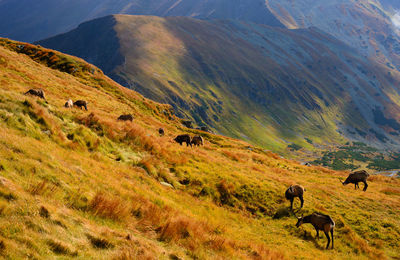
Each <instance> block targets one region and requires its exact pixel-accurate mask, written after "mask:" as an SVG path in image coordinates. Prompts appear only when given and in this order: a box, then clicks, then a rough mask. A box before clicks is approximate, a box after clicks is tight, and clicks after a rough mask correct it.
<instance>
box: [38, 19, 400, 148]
mask: <svg viewBox="0 0 400 260" xmlns="http://www.w3.org/2000/svg"><path fill="white" fill-rule="evenodd" d="M104 35H110V37H104ZM39 44H41V45H43V46H47V47H50V48H54V49H58V50H60V51H63V52H66V53H70V54H73V55H76V56H79V57H82V58H84V59H85V60H88V61H90V62H92V63H94V64H96V65H97V66H99V67H100V68H103V69H104V70H105V72H106V74H107V75H109V76H111V77H112V78H113V79H115V80H117V81H118V82H120V83H121V84H122V85H124V86H125V87H128V88H132V89H134V90H136V91H138V92H140V93H142V94H144V95H145V96H146V97H149V98H152V99H154V100H157V101H159V102H163V103H169V104H171V105H172V106H173V107H174V109H175V111H176V112H177V114H178V115H180V116H181V117H188V118H192V119H193V120H194V121H195V122H196V123H197V124H198V125H209V126H210V127H212V128H213V129H214V130H216V131H217V132H219V133H222V134H224V135H227V136H231V137H235V138H241V139H244V140H247V141H249V142H252V143H254V144H258V145H262V146H263V147H266V148H269V149H272V150H274V151H280V152H282V151H284V150H285V149H286V147H287V146H288V145H290V144H291V143H292V142H295V143H296V144H298V145H300V146H303V147H307V148H309V149H313V148H314V147H317V148H320V147H321V145H329V144H332V143H336V144H337V143H344V142H345V141H346V140H348V139H350V140H358V141H362V142H366V143H368V144H370V145H373V146H378V147H380V148H382V147H385V148H391V149H396V148H397V147H398V143H399V136H398V135H397V134H398V132H399V130H400V125H399V124H398V119H399V118H398V115H399V113H398V112H399V94H398V89H397V85H398V82H399V75H398V72H396V71H394V70H388V69H387V68H385V67H382V66H380V65H378V64H377V63H374V62H373V61H371V60H368V59H367V58H365V57H363V56H362V55H359V54H358V53H357V51H355V50H353V49H351V48H349V47H348V46H346V45H345V44H343V43H342V42H340V41H338V40H336V39H334V38H333V37H331V36H329V35H327V34H324V33H323V32H321V31H319V30H318V29H315V28H311V29H304V30H287V29H278V28H272V27H267V26H262V25H255V24H251V23H244V22H235V21H201V20H196V19H191V18H185V17H179V18H172V17H170V18H159V17H147V16H129V15H116V16H108V17H104V18H100V19H97V20H93V21H90V22H87V23H84V24H82V25H80V26H79V27H78V28H77V29H75V30H73V31H71V32H69V33H66V34H62V35H59V36H56V37H53V38H50V39H47V40H43V41H40V42H39ZM99 46H103V47H99ZM396 120H397V121H396ZM307 138H308V139H309V141H307ZM310 140H311V141H310Z"/></svg>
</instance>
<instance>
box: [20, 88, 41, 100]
mask: <svg viewBox="0 0 400 260" xmlns="http://www.w3.org/2000/svg"><path fill="white" fill-rule="evenodd" d="M24 95H32V96H37V97H40V98H43V99H44V100H46V98H45V97H44V91H43V89H41V88H39V89H30V90H28V91H27V92H25V94H24Z"/></svg>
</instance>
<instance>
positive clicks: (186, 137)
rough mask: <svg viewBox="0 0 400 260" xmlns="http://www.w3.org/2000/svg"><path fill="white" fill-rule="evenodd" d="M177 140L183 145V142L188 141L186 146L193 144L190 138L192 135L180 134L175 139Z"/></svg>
mask: <svg viewBox="0 0 400 260" xmlns="http://www.w3.org/2000/svg"><path fill="white" fill-rule="evenodd" d="M174 141H175V142H177V143H179V144H180V145H182V143H186V146H189V145H190V146H192V142H191V139H190V135H187V134H185V135H178V136H177V137H175V139H174Z"/></svg>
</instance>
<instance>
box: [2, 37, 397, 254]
mask: <svg viewBox="0 0 400 260" xmlns="http://www.w3.org/2000/svg"><path fill="white" fill-rule="evenodd" d="M0 45H1V46H0V118H1V120H0V154H1V156H0V175H1V177H0V254H1V255H2V256H4V257H6V258H11V259H15V258H27V257H28V258H37V259H40V258H72V257H75V258H78V259H88V258H91V259H110V258H114V259H135V258H136V259H137V258H140V259H154V258H157V259H177V257H179V258H182V259H191V258H196V259H218V258H219V259H226V258H232V259H284V258H288V259H289V258H293V257H297V258H304V259H340V258H351V259H355V258H358V259H368V258H379V259H385V258H390V257H393V258H395V257H397V256H398V255H399V253H400V252H399V248H400V230H399V226H400V223H399V218H398V215H399V213H400V212H399V211H400V203H399V196H400V191H399V188H398V187H399V181H398V180H396V179H392V178H386V177H381V176H373V177H371V178H370V186H369V188H368V191H367V192H361V191H354V190H353V188H352V187H343V186H342V185H341V184H340V183H339V181H338V180H337V178H338V177H341V178H343V177H344V176H345V173H341V172H334V171H330V170H327V169H324V168H319V167H306V166H301V165H300V164H298V163H296V162H294V161H289V160H285V159H281V158H280V157H278V156H277V155H275V154H272V153H269V152H267V153H266V152H263V151H262V150H260V149H258V148H256V147H252V146H249V145H248V144H246V143H244V142H242V141H238V140H234V139H230V138H225V137H222V136H217V135H210V134H207V133H200V132H195V131H193V130H189V129H186V128H182V127H181V125H180V123H179V121H178V120H177V119H176V118H175V117H174V116H173V115H172V114H171V113H170V112H169V111H170V110H169V106H167V105H160V104H157V103H154V102H152V101H150V100H147V99H145V98H143V97H142V96H140V95H139V94H137V93H135V92H133V91H131V90H128V89H125V88H123V87H121V86H119V85H118V84H116V83H114V82H113V81H111V80H110V79H108V78H107V77H105V76H104V75H103V74H102V72H101V71H100V70H98V69H97V68H95V67H93V66H92V65H90V64H87V63H85V62H84V61H82V60H80V59H77V58H74V57H71V56H67V55H64V54H61V53H59V52H56V51H52V50H47V49H43V48H40V47H37V46H34V45H29V44H24V43H18V42H12V41H9V40H5V39H1V40H0ZM65 68H71V70H70V69H68V70H65ZM39 87H40V88H43V89H44V91H45V92H46V98H47V102H45V101H43V100H40V99H37V98H35V97H30V96H24V95H23V93H24V92H25V91H26V90H27V89H29V88H39ZM68 98H72V99H74V100H76V99H85V100H87V101H89V111H88V112H86V111H83V110H79V109H76V108H74V109H66V108H64V107H63V104H64V102H65V100H67V99H68ZM127 112H129V113H132V114H133V115H134V116H135V120H134V122H133V123H130V122H117V120H116V118H117V116H119V115H120V114H122V113H127ZM159 127H163V128H164V129H165V130H166V136H164V137H159V136H158V133H157V129H158V128H159ZM184 132H187V133H191V134H194V133H199V134H202V135H203V136H204V138H205V139H206V145H205V146H204V147H199V148H193V149H191V148H187V147H184V146H179V145H178V144H176V143H174V142H172V138H173V137H174V136H175V135H177V134H179V133H184ZM160 181H163V182H168V183H170V184H172V185H173V187H174V188H170V187H167V186H163V185H161V184H160ZM293 183H299V184H302V185H304V186H305V187H306V189H307V191H306V194H305V200H306V203H305V208H304V211H303V212H302V213H305V214H306V213H309V212H312V211H314V210H316V211H321V212H324V213H327V214H329V215H331V216H332V218H333V219H334V220H335V221H336V230H335V239H336V240H335V249H334V250H324V249H323V247H324V245H325V242H326V240H325V239H324V238H322V239H321V240H315V239H314V236H315V231H314V230H313V229H312V228H311V226H303V227H301V228H300V229H297V228H295V227H294V224H295V222H296V219H295V218H294V217H293V216H289V217H285V216H282V215H281V214H282V213H283V215H284V214H285V209H284V208H285V207H287V206H288V203H287V202H286V201H285V200H284V196H283V194H284V190H285V189H286V187H287V186H288V185H289V184H293ZM297 206H298V205H297ZM300 213H301V212H300ZM274 215H275V217H277V218H276V219H274V218H273V216H274Z"/></svg>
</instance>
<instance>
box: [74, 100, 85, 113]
mask: <svg viewBox="0 0 400 260" xmlns="http://www.w3.org/2000/svg"><path fill="white" fill-rule="evenodd" d="M87 104H88V103H87V102H86V101H85V100H77V101H75V102H74V106H76V107H79V108H80V109H82V108H85V109H86V111H87V110H88V109H87Z"/></svg>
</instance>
